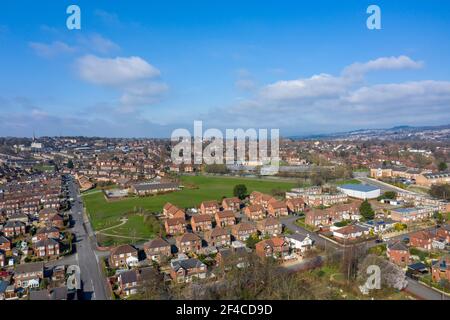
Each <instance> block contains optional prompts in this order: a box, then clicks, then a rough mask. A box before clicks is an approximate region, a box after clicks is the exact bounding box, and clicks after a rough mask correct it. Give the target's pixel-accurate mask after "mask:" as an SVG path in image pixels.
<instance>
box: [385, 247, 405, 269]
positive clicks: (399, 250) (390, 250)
mask: <svg viewBox="0 0 450 320" xmlns="http://www.w3.org/2000/svg"><path fill="white" fill-rule="evenodd" d="M386 254H387V256H388V258H389V261H391V262H393V263H395V264H396V265H399V266H402V267H405V266H406V265H408V263H409V258H410V255H409V249H408V247H407V246H406V245H405V244H404V243H403V242H401V241H395V242H393V243H391V244H388V246H387V251H386Z"/></svg>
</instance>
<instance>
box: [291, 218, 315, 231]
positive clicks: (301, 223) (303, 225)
mask: <svg viewBox="0 0 450 320" xmlns="http://www.w3.org/2000/svg"><path fill="white" fill-rule="evenodd" d="M294 223H295V224H296V225H297V226H299V227H301V228H305V229H306V230H309V231H312V232H314V227H313V226H310V225H309V224H306V223H305V217H303V218H300V219H297V220H295V222H294Z"/></svg>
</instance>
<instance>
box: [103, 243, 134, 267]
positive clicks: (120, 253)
mask: <svg viewBox="0 0 450 320" xmlns="http://www.w3.org/2000/svg"><path fill="white" fill-rule="evenodd" d="M137 262H138V250H137V249H136V248H134V247H132V246H130V245H129V244H125V245H121V246H118V247H115V248H114V249H112V250H111V255H110V257H109V264H110V266H111V267H112V268H123V267H128V266H131V265H134V264H136V263H137Z"/></svg>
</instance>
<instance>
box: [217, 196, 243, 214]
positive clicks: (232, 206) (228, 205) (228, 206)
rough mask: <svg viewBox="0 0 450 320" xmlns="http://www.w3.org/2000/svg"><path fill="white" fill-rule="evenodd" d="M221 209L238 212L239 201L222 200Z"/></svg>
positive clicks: (234, 199) (232, 199)
mask: <svg viewBox="0 0 450 320" xmlns="http://www.w3.org/2000/svg"><path fill="white" fill-rule="evenodd" d="M222 208H223V210H231V211H239V209H240V208H241V200H239V198H238V197H233V198H223V200H222Z"/></svg>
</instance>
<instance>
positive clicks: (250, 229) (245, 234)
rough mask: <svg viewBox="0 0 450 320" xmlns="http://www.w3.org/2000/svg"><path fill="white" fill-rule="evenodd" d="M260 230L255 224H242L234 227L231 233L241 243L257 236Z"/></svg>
mask: <svg viewBox="0 0 450 320" xmlns="http://www.w3.org/2000/svg"><path fill="white" fill-rule="evenodd" d="M257 232H258V229H256V226H255V225H254V224H253V223H250V222H241V223H238V224H237V225H235V226H233V228H232V231H231V233H232V234H233V236H234V238H235V239H236V240H239V241H246V240H247V239H248V238H249V237H250V236H251V235H252V234H256V233H257Z"/></svg>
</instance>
